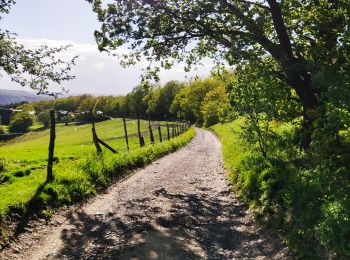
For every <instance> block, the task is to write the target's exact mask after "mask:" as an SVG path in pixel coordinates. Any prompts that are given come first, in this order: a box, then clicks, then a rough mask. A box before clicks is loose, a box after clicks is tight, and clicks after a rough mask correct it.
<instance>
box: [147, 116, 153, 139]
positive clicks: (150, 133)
mask: <svg viewBox="0 0 350 260" xmlns="http://www.w3.org/2000/svg"><path fill="white" fill-rule="evenodd" d="M148 127H149V138H150V141H151V144H154V136H153V131H152V125H151V120H148Z"/></svg>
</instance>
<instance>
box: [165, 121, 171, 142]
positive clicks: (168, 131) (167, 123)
mask: <svg viewBox="0 0 350 260" xmlns="http://www.w3.org/2000/svg"><path fill="white" fill-rule="evenodd" d="M166 130H167V134H168V141H169V140H170V129H169V122H168V121H166Z"/></svg>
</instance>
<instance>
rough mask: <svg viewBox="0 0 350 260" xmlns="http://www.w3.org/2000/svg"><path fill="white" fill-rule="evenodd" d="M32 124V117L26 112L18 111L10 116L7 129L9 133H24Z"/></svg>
mask: <svg viewBox="0 0 350 260" xmlns="http://www.w3.org/2000/svg"><path fill="white" fill-rule="evenodd" d="M32 125H33V118H32V117H31V116H30V115H29V114H28V113H24V112H19V113H16V114H15V115H14V116H13V117H12V118H11V121H10V125H9V131H10V132H11V133H17V132H19V133H25V132H28V130H29V127H31V126H32Z"/></svg>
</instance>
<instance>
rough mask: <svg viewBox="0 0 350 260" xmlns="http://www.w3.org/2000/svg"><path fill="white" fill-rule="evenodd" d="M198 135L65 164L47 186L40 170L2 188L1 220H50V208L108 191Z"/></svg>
mask: <svg viewBox="0 0 350 260" xmlns="http://www.w3.org/2000/svg"><path fill="white" fill-rule="evenodd" d="M194 135H195V131H194V129H193V128H191V129H189V130H188V131H187V132H185V133H184V134H182V135H181V136H179V137H177V138H175V139H171V140H169V141H165V142H162V143H156V144H155V145H148V146H145V147H143V148H138V149H134V150H131V151H130V152H119V153H117V154H111V153H110V152H105V153H103V154H102V155H101V156H97V155H96V154H95V153H94V152H90V153H87V154H86V155H85V156H84V157H80V158H78V159H75V160H74V163H67V161H62V162H59V163H57V164H56V165H55V166H54V175H55V180H54V181H52V182H50V183H46V182H45V171H44V170H40V169H39V170H37V171H34V172H32V173H31V174H29V175H28V176H26V175H25V176H23V177H21V178H16V179H14V180H13V181H11V182H7V183H4V184H2V185H0V198H1V200H0V216H1V222H2V223H3V224H4V223H6V221H8V220H9V216H11V215H13V213H19V215H20V216H22V219H21V220H20V222H22V220H23V218H25V219H27V218H28V216H31V215H33V214H37V213H41V214H43V215H46V216H50V208H57V207H60V206H62V205H70V204H73V203H76V202H79V201H82V200H84V199H86V198H88V197H91V196H93V195H94V194H96V193H97V192H98V191H99V190H102V189H104V188H106V187H107V186H108V185H109V184H110V183H111V182H112V181H113V180H115V179H117V178H120V177H121V176H123V175H126V174H127V173H128V172H130V170H132V169H135V168H138V167H142V166H144V165H147V164H148V163H150V162H151V161H153V160H155V159H157V158H159V157H161V156H164V155H165V154H168V153H170V152H173V151H175V150H176V149H178V148H180V147H182V146H184V145H186V144H187V143H188V142H189V141H190V140H191V139H192V138H193V137H194ZM9 236H10V234H9V230H5V229H4V228H3V230H2V237H3V239H6V237H9Z"/></svg>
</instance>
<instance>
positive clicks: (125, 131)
mask: <svg viewBox="0 0 350 260" xmlns="http://www.w3.org/2000/svg"><path fill="white" fill-rule="evenodd" d="M123 124H124V134H125V141H126V148H127V149H128V151H129V139H128V129H127V128H126V121H125V117H123Z"/></svg>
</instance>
